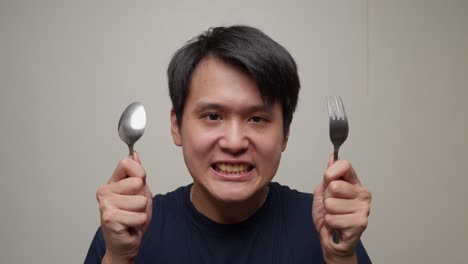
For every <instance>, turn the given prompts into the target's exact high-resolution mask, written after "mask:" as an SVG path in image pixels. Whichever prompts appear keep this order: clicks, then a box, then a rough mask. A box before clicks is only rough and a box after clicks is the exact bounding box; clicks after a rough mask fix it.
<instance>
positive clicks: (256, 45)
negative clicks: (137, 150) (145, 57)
mask: <svg viewBox="0 0 468 264" xmlns="http://www.w3.org/2000/svg"><path fill="white" fill-rule="evenodd" d="M208 55H213V56H215V57H216V58H219V59H221V60H223V61H225V62H227V63H232V64H233V65H236V66H239V67H240V68H241V69H243V70H244V71H245V72H246V73H247V74H249V75H250V77H251V78H252V79H253V80H255V82H256V84H257V86H258V89H259V92H260V94H261V96H262V99H263V100H264V101H265V102H267V103H273V102H276V101H278V102H279V103H280V104H281V107H282V110H283V120H284V123H283V129H284V132H285V135H286V134H287V132H288V131H289V126H290V124H291V121H292V118H293V114H294V111H295V110H296V105H297V100H298V94H299V89H300V82H299V76H298V74H297V66H296V63H295V61H294V59H293V58H292V56H291V55H290V54H289V52H288V51H287V50H286V49H285V48H283V47H282V46H281V45H280V44H278V43H277V42H275V41H274V40H272V39H271V38H270V37H268V36H267V35H265V34H264V33H263V32H262V31H260V30H258V29H256V28H253V27H249V26H243V25H236V26H231V27H215V28H210V29H208V30H207V31H205V32H204V33H203V34H201V35H199V36H197V37H195V38H193V39H192V40H190V41H189V42H187V43H186V44H185V45H184V46H183V47H182V48H180V49H179V50H178V51H177V52H176V53H175V54H174V56H173V57H172V60H171V62H170V63H169V67H168V69H167V76H168V83H169V95H170V97H171V100H172V106H173V108H174V112H175V114H176V117H177V122H178V125H179V127H181V125H182V114H183V111H184V105H185V100H186V99H187V96H188V94H189V89H190V82H191V77H192V73H193V71H194V70H195V68H196V66H197V65H198V63H199V62H200V61H201V60H202V59H203V58H205V57H207V56H208Z"/></svg>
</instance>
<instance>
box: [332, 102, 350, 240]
mask: <svg viewBox="0 0 468 264" xmlns="http://www.w3.org/2000/svg"><path fill="white" fill-rule="evenodd" d="M327 105H328V117H329V119H330V139H331V142H332V143H333V147H334V151H333V161H337V160H338V150H339V149H340V146H341V145H342V144H343V142H345V140H346V138H347V137H348V129H349V128H348V118H347V117H346V112H345V109H344V105H343V101H342V100H341V97H340V96H329V97H327ZM332 236H333V242H335V243H336V244H338V243H340V241H341V235H340V233H339V231H338V230H336V229H333V230H332Z"/></svg>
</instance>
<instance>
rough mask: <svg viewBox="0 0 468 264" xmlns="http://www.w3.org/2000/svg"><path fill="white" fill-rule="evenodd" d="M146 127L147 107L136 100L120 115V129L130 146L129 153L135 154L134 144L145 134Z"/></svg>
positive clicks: (120, 134) (122, 137)
mask: <svg viewBox="0 0 468 264" xmlns="http://www.w3.org/2000/svg"><path fill="white" fill-rule="evenodd" d="M145 127H146V112H145V107H144V106H143V104H142V103H140V102H134V103H131V104H130V105H128V106H127V108H125V110H124V111H123V113H122V115H121V116H120V120H119V125H118V131H119V136H120V138H121V139H122V141H123V142H125V143H126V144H127V146H128V151H129V155H130V156H133V145H135V142H136V141H137V140H138V139H139V138H140V137H141V136H142V135H143V133H144V132H145Z"/></svg>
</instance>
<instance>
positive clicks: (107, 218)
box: [101, 210, 114, 226]
mask: <svg viewBox="0 0 468 264" xmlns="http://www.w3.org/2000/svg"><path fill="white" fill-rule="evenodd" d="M113 219H114V213H113V212H111V211H110V210H107V211H104V212H103V213H102V214H101V221H102V223H103V225H105V226H109V225H110V224H111V223H112V221H113Z"/></svg>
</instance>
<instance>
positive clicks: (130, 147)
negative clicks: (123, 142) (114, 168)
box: [128, 144, 133, 159]
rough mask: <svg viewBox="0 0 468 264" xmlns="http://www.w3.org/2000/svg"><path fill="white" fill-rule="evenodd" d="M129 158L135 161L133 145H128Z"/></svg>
mask: <svg viewBox="0 0 468 264" xmlns="http://www.w3.org/2000/svg"><path fill="white" fill-rule="evenodd" d="M128 156H129V157H130V158H132V159H133V144H131V145H128Z"/></svg>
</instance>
